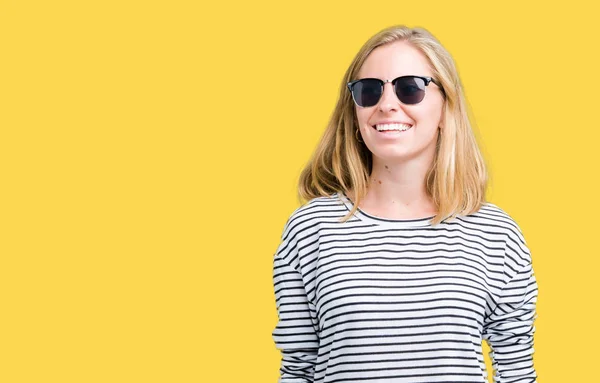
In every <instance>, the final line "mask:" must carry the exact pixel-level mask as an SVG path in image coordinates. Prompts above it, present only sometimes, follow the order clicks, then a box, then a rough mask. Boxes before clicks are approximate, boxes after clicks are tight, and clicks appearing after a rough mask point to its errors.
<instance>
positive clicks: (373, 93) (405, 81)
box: [347, 76, 442, 108]
mask: <svg viewBox="0 0 600 383" xmlns="http://www.w3.org/2000/svg"><path fill="white" fill-rule="evenodd" d="M387 82H391V83H392V85H393V86H394V91H395V93H396V96H397V97H398V99H399V100H400V101H401V102H402V103H403V104H407V105H414V104H418V103H420V102H421V101H423V98H425V87H426V86H427V85H429V83H431V82H432V83H434V84H435V85H437V86H438V87H439V88H440V89H442V87H441V86H440V84H438V82H437V81H435V80H434V79H433V78H431V77H426V76H400V77H397V78H395V79H393V80H380V79H378V78H361V79H360V80H355V81H351V82H349V83H348V84H347V85H348V89H349V90H350V93H351V94H352V99H354V102H355V103H356V105H358V106H360V107H363V108H366V107H369V106H374V105H377V103H378V102H379V100H380V99H381V96H382V95H383V86H384V85H385V83H387Z"/></svg>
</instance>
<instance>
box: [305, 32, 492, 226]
mask: <svg viewBox="0 0 600 383" xmlns="http://www.w3.org/2000/svg"><path fill="white" fill-rule="evenodd" d="M394 41H406V42H409V43H410V44H412V45H413V46H414V47H416V48H417V49H419V50H420V51H421V52H422V53H423V54H424V55H425V56H426V57H427V58H428V59H429V62H430V63H431V66H432V70H433V77H434V78H436V79H437V80H438V82H440V83H441V86H442V89H443V94H444V113H443V117H442V118H443V121H444V125H443V126H444V130H443V134H441V132H440V134H438V140H437V145H436V154H435V157H434V160H433V163H432V166H431V168H430V169H429V171H428V173H427V175H426V190H427V194H428V195H429V196H430V197H431V198H432V200H433V202H434V203H435V206H436V207H437V211H438V213H437V215H436V216H435V217H434V218H433V219H432V224H433V225H437V224H438V223H440V222H441V221H443V220H451V219H453V218H454V217H456V216H457V215H467V214H470V213H472V212H475V211H477V210H479V208H480V207H481V205H482V204H483V203H485V191H486V187H487V182H488V175H487V170H486V165H485V162H484V159H483V156H482V155H481V152H480V150H479V147H478V145H477V141H476V138H475V135H474V133H473V130H472V128H471V121H470V119H469V111H468V108H467V105H466V101H465V96H464V92H463V88H462V84H461V81H460V78H459V76H458V71H457V69H456V66H455V64H454V60H453V59H452V56H451V55H450V54H449V53H448V51H447V50H446V49H445V48H444V47H443V46H442V45H441V43H440V42H439V41H438V40H437V39H436V38H435V37H434V36H433V35H432V34H431V33H430V32H429V31H427V30H426V29H424V28H419V27H417V28H409V27H406V26H403V25H397V26H392V27H388V28H385V29H383V30H381V31H380V32H378V33H377V34H376V35H374V36H373V37H371V38H370V39H369V40H368V41H367V42H366V43H365V44H364V45H363V46H362V48H361V49H360V51H359V52H358V53H357V55H356V56H355V57H354V60H353V61H352V63H351V64H350V67H349V68H348V70H347V71H346V74H345V75H344V78H343V80H342V83H341V86H340V95H339V98H338V101H337V105H336V107H335V109H334V111H333V113H332V115H331V119H330V121H329V123H328V125H327V128H326V129H325V132H324V134H323V137H322V138H321V141H320V142H319V144H318V145H317V148H316V150H315V152H314V154H313V156H312V158H311V160H310V161H309V163H308V164H307V165H306V167H305V168H304V170H303V171H302V173H301V174H300V179H299V185H298V196H299V198H300V199H304V200H306V201H308V200H311V199H313V198H316V197H321V196H328V195H331V194H334V193H336V192H343V193H344V194H346V195H349V192H350V190H351V189H352V190H353V201H354V206H353V208H352V210H351V211H350V212H349V213H348V214H347V215H346V216H345V217H344V218H343V221H346V220H348V218H350V216H351V215H352V214H354V212H356V210H357V209H358V205H359V203H360V200H361V199H362V198H363V197H364V196H365V195H366V193H367V187H368V184H369V176H370V173H371V169H372V154H371V152H370V151H369V149H368V148H367V147H366V146H365V145H364V143H362V142H359V141H358V140H357V137H356V135H355V130H356V129H357V128H358V122H357V119H356V112H355V109H354V103H353V100H352V96H351V95H350V92H349V91H348V89H347V87H346V84H347V83H348V82H350V81H353V80H355V79H356V77H357V74H358V71H359V70H360V68H361V67H362V65H363V63H364V62H365V60H366V59H367V57H368V56H369V54H370V53H371V52H372V51H373V49H375V48H377V47H379V46H382V45H385V44H389V43H392V42H394Z"/></svg>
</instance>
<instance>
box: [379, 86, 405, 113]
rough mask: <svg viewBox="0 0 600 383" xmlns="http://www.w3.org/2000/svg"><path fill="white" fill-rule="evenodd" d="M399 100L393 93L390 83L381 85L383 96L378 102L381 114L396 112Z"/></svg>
mask: <svg viewBox="0 0 600 383" xmlns="http://www.w3.org/2000/svg"><path fill="white" fill-rule="evenodd" d="M399 103H400V100H398V97H397V96H396V93H395V92H394V85H392V83H391V82H387V83H385V84H383V94H382V95H381V100H379V110H381V111H382V112H384V113H386V112H390V111H393V110H394V111H397V110H398V108H399V107H400V104H399Z"/></svg>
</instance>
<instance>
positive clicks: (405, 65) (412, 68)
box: [358, 41, 432, 79]
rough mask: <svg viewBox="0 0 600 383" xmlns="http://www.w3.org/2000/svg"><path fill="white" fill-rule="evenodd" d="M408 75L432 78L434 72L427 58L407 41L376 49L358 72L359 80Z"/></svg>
mask: <svg viewBox="0 0 600 383" xmlns="http://www.w3.org/2000/svg"><path fill="white" fill-rule="evenodd" d="M406 75H418V76H431V75H432V70H431V66H430V64H429V60H428V59H427V57H426V56H425V55H424V54H423V53H421V51H420V50H418V49H417V48H415V47H414V46H413V45H411V44H410V43H407V42H405V41H395V42H393V43H390V44H386V45H382V46H380V47H377V48H375V49H374V50H373V51H372V52H371V53H370V54H369V56H368V57H367V59H366V60H365V62H364V63H363V65H362V67H361V68H360V70H359V72H358V78H365V77H375V78H380V79H393V78H396V77H399V76H406Z"/></svg>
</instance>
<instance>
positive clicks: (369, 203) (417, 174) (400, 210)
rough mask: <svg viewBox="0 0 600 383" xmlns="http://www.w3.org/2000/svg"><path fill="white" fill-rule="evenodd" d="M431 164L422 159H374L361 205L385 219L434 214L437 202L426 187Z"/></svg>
mask: <svg viewBox="0 0 600 383" xmlns="http://www.w3.org/2000/svg"><path fill="white" fill-rule="evenodd" d="M429 166H430V164H426V163H424V162H423V161H407V162H403V163H391V162H386V161H384V160H378V159H376V158H374V159H373V169H372V172H371V176H370V180H369V186H368V189H367V194H366V195H365V196H364V198H363V199H362V200H361V203H360V206H359V207H360V208H361V209H363V210H364V211H365V212H367V213H369V212H371V213H372V214H374V215H377V216H382V217H385V218H398V219H402V218H407V219H410V218H420V217H423V216H427V215H433V214H435V213H436V207H435V204H434V203H433V200H432V199H431V197H430V196H429V195H428V194H427V189H426V187H425V177H426V175H427V171H428V170H429Z"/></svg>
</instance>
